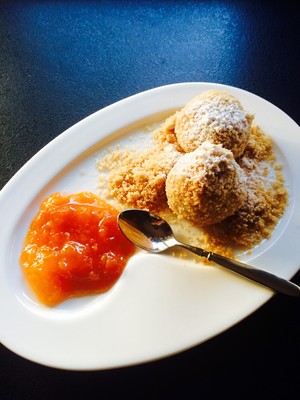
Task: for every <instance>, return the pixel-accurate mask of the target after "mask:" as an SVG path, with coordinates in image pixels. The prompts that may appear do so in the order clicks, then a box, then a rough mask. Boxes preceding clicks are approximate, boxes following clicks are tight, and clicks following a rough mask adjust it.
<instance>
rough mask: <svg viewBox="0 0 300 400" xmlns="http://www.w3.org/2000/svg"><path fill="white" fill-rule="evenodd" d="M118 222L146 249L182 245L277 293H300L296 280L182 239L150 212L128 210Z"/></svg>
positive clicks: (296, 294)
mask: <svg viewBox="0 0 300 400" xmlns="http://www.w3.org/2000/svg"><path fill="white" fill-rule="evenodd" d="M118 224H119V228H120V229H121V231H122V232H123V234H124V235H125V236H126V237H127V238H128V239H129V240H130V241H131V242H133V243H134V244H135V245H136V246H138V247H140V248H141V249H143V250H147V251H149V252H151V253H160V252H162V251H164V250H167V249H169V248H170V247H173V246H179V247H182V248H184V249H187V250H189V251H191V252H193V253H195V254H197V255H199V256H201V257H205V258H207V260H210V261H213V262H215V263H216V264H219V265H221V266H222V267H225V268H227V269H229V270H231V271H234V272H236V273H238V274H240V275H243V276H245V277H246V278H249V279H251V280H253V281H255V282H258V283H260V284H262V285H264V286H267V287H269V288H271V289H273V290H275V291H277V292H280V293H283V294H286V295H289V296H294V297H298V296H300V287H299V286H297V285H296V284H294V283H293V282H290V281H288V280H286V279H283V278H280V277H278V276H276V275H273V274H271V273H269V272H266V271H263V270H261V269H258V268H254V267H252V266H250V265H247V264H244V263H241V262H239V261H236V260H232V259H230V258H227V257H223V256H221V255H219V254H216V253H213V252H211V251H206V250H204V249H201V248H199V247H194V246H190V245H188V244H185V243H181V242H179V241H178V240H176V239H175V237H174V234H173V232H172V229H171V227H170V225H169V224H168V223H167V222H166V221H165V220H164V219H162V218H161V217H159V216H157V215H154V214H152V213H150V212H148V211H144V210H137V209H130V210H125V211H123V212H121V213H120V214H119V216H118Z"/></svg>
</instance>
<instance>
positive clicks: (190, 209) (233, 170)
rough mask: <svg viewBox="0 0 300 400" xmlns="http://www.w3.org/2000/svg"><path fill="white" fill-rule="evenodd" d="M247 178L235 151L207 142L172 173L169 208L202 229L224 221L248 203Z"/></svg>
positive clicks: (188, 154)
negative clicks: (235, 155)
mask: <svg viewBox="0 0 300 400" xmlns="http://www.w3.org/2000/svg"><path fill="white" fill-rule="evenodd" d="M243 177H244V175H243V171H242V169H241V168H240V166H239V165H238V164H237V162H236V161H235V159H234V158H233V154H232V152H231V151H229V150H227V149H225V148H223V147H222V145H216V144H213V143H209V142H204V143H203V144H202V145H201V146H200V147H199V148H198V149H196V150H194V151H193V152H190V153H186V154H185V155H183V156H182V157H180V158H179V160H178V161H177V162H176V163H175V165H174V167H173V168H172V169H171V170H170V172H169V174H168V177H167V180H166V193H167V199H168V204H169V207H170V208H171V210H172V211H173V212H174V213H175V214H176V215H177V216H178V217H180V218H185V219H188V220H190V221H192V222H193V223H195V224H197V225H200V226H204V225H210V224H214V223H217V222H220V221H222V220H223V219H225V218H226V217H228V216H229V215H232V214H233V213H234V212H235V211H236V210H238V209H239V208H240V207H241V205H242V204H243V202H244V201H245V199H246V196H247V191H246V184H245V180H244V179H243Z"/></svg>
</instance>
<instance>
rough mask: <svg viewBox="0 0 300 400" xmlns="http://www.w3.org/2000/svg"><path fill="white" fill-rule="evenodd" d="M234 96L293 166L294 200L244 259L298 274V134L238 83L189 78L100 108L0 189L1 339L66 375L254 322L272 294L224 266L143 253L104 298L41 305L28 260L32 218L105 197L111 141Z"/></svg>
mask: <svg viewBox="0 0 300 400" xmlns="http://www.w3.org/2000/svg"><path fill="white" fill-rule="evenodd" d="M213 88H219V89H225V90H228V91H229V92H231V93H232V94H234V95H236V96H237V97H238V98H239V99H240V101H241V102H242V104H243V106H244V108H245V109H247V110H248V111H250V112H254V113H255V122H256V123H258V124H259V125H260V126H261V127H262V128H263V129H264V130H265V131H266V132H267V133H268V134H270V135H271V136H272V138H273V140H274V143H275V146H276V149H277V153H278V155H279V157H280V158H281V159H282V160H283V162H284V174H285V178H286V182H287V185H288V187H289V196H290V197H289V199H290V202H289V205H288V207H287V210H286V213H285V215H284V217H283V218H282V220H281V221H280V223H279V225H278V227H277V228H276V230H275V232H274V234H273V235H272V237H271V239H270V240H268V241H265V242H263V243H262V244H261V245H260V246H258V247H257V248H256V249H255V250H254V252H253V253H252V255H251V256H248V257H247V256H245V257H244V260H245V261H246V262H251V263H252V264H253V265H254V266H259V267H262V268H264V269H266V270H268V271H271V272H273V273H275V274H278V275H280V276H282V277H284V278H288V279H290V278H291V277H292V276H293V275H294V274H295V273H296V272H297V270H298V268H299V263H300V253H299V251H298V247H299V236H300V214H299V212H298V213H296V212H295V210H297V209H298V210H299V208H300V174H299V154H300V128H299V126H298V125H297V124H296V123H295V122H294V121H292V120H291V119H290V118H289V117H288V116H287V115H286V114H285V113H284V112H282V111H280V110H279V109H278V108H277V107H275V106H274V105H272V104H270V103H269V102H267V101H266V100H263V99H262V98H260V97H258V96H255V95H253V94H251V93H249V92H246V91H243V90H241V89H237V88H233V87H230V86H224V85H218V84H211V83H182V84H175V85H169V86H165V87H160V88H156V89H153V90H149V91H146V92H144V93H140V94H137V95H135V96H132V97H130V98H127V99H125V100H122V101H120V102H118V103H116V104H113V105H111V106H109V107H106V108H105V109H103V110H100V111H98V112H96V113H95V114H93V115H91V116H89V117H88V118H86V119H84V120H83V121H81V122H79V123H78V124H76V125H75V126H73V127H71V128H70V129H68V130H67V131H66V132H64V133H63V134H62V135H60V136H59V137H57V138H56V139H55V140H53V141H52V142H51V143H49V144H48V145H47V146H46V147H45V148H43V149H42V150H41V151H40V152H39V153H37V154H36V155H35V156H34V157H33V158H32V159H31V160H30V161H29V162H28V163H27V164H26V165H25V166H24V167H23V168H22V169H21V170H20V171H19V172H18V173H17V174H16V175H15V176H14V177H13V178H12V179H11V181H10V182H9V183H8V184H7V185H6V186H5V187H4V188H3V190H2V191H1V194H0V221H1V233H0V339H1V342H2V343H3V344H4V345H5V346H6V347H7V348H9V349H11V350H12V351H14V352H15V353H17V354H19V355H21V356H23V357H25V358H27V359H30V360H33V361H35V362H38V363H41V364H44V365H48V366H54V367H59V368H64V369H74V370H76V369H78V370H85V369H86V370H90V369H106V368H113V367H121V366H127V365H132V364H137V363H142V362H146V361H150V360H154V359H157V358H161V357H165V356H168V355H171V354H174V353H177V352H179V351H182V350H184V349H187V348H190V347H192V346H195V345H197V344H199V343H201V342H203V341H205V340H207V339H209V338H211V337H213V336H214V335H216V334H218V333H220V332H222V331H224V330H225V329H227V328H229V327H231V326H232V325H233V324H235V323H237V322H238V321H240V320H241V319H242V318H244V317H246V316H247V315H249V314H250V313H252V312H253V311H254V310H256V309H257V308H258V307H259V306H261V305H262V304H263V303H264V302H265V301H267V300H268V299H269V298H270V297H271V296H272V294H273V292H272V291H271V290H269V289H266V288H264V287H262V286H260V285H257V284H254V283H252V282H250V281H248V280H246V279H244V278H241V277H240V276H238V275H236V274H234V273H231V272H227V271H224V270H222V269H221V268H218V267H212V268H208V267H205V266H203V265H202V264H200V263H199V264H197V265H196V264H193V263H192V262H191V261H188V260H185V261H183V260H178V259H175V258H172V257H171V256H166V255H150V254H146V253H143V252H140V253H138V254H137V255H136V256H134V257H133V258H132V259H131V261H130V262H129V264H128V265H127V267H126V269H125V271H124V273H123V275H122V277H121V279H120V280H119V281H118V282H117V284H116V285H115V286H114V287H113V289H112V290H110V291H109V292H107V293H106V294H104V295H100V296H90V297H84V298H78V299H73V300H68V301H66V302H64V303H62V304H61V305H60V306H58V307H55V308H47V307H45V306H43V305H41V304H39V303H38V302H37V301H36V300H35V298H34V295H33V294H32V293H31V291H30V289H29V288H28V287H27V285H26V283H25V281H24V279H23V276H22V272H21V268H20V265H19V254H20V251H21V248H22V243H23V240H24V237H25V234H26V231H27V229H28V227H29V224H30V221H31V220H32V218H33V216H34V215H35V213H36V212H37V210H38V208H39V205H40V203H41V201H42V199H44V198H45V197H46V196H47V195H49V194H51V193H53V192H55V191H57V190H58V191H66V192H77V191H82V190H94V191H95V190H96V185H97V170H96V166H95V159H96V158H97V152H98V154H99V152H100V153H101V151H103V149H105V148H106V147H107V146H108V145H109V144H110V143H117V142H121V143H122V144H124V141H125V142H126V141H127V142H128V141H129V142H130V138H131V136H132V135H137V134H140V135H141V134H144V135H145V130H144V128H145V125H147V124H149V123H152V122H155V121H158V120H159V119H161V118H162V117H165V116H166V115H168V114H170V113H171V110H174V109H178V108H180V107H182V106H183V105H184V104H185V103H186V102H187V101H188V100H190V99H191V98H192V97H194V96H196V95H197V94H199V93H201V92H203V91H205V90H209V89H213Z"/></svg>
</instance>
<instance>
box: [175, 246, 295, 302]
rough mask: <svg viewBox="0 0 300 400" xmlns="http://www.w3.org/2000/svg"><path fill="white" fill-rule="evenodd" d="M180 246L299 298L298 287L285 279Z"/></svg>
mask: <svg viewBox="0 0 300 400" xmlns="http://www.w3.org/2000/svg"><path fill="white" fill-rule="evenodd" d="M180 246H181V247H184V248H185V249H187V250H190V251H192V252H193V253H195V254H197V255H199V256H202V257H205V258H207V260H209V261H213V262H215V263H216V264H219V265H221V266H222V267H225V268H227V269H229V270H231V271H234V272H236V273H238V274H240V275H242V276H245V277H246V278H249V279H251V280H253V281H255V282H257V283H260V284H262V285H264V286H267V287H269V288H270V289H273V290H275V291H277V292H279V293H283V294H286V295H289V296H294V297H299V296H300V287H299V286H298V285H296V284H295V283H293V282H290V281H288V280H286V279H283V278H280V277H279V276H276V275H274V274H271V273H270V272H267V271H263V270H261V269H258V268H255V267H252V266H250V265H247V264H244V263H241V262H240V261H236V260H233V259H230V258H227V257H224V256H221V255H219V254H216V253H213V252H209V251H206V250H203V249H201V248H197V247H194V246H189V245H186V244H180Z"/></svg>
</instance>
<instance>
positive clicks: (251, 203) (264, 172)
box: [97, 93, 288, 257]
mask: <svg viewBox="0 0 300 400" xmlns="http://www.w3.org/2000/svg"><path fill="white" fill-rule="evenodd" d="M214 95H215V94H214V93H208V94H207V95H206V96H207V97H208V98H210V97H211V96H214ZM204 97H205V96H204ZM201 99H203V96H201ZM177 118H178V113H177V112H175V113H173V114H172V115H170V117H169V118H167V119H166V120H165V121H164V122H163V123H162V124H161V125H160V126H159V127H158V128H157V129H155V130H154V131H153V132H152V138H153V141H154V144H153V146H152V147H151V148H149V149H145V150H144V151H137V150H135V149H134V148H130V149H125V150H124V149H123V150H121V149H115V150H112V151H111V152H110V153H109V154H107V155H106V156H104V157H103V158H102V159H101V160H98V162H97V167H98V170H99V186H101V187H102V188H103V187H104V188H106V196H107V198H110V199H112V200H114V201H117V203H118V206H119V209H123V208H126V207H134V208H140V209H146V210H149V211H152V212H156V213H158V214H160V215H161V216H163V217H164V216H165V215H168V216H169V217H170V216H171V217H170V218H171V219H167V220H168V221H169V222H171V223H172V222H174V224H175V225H176V221H178V215H177V214H175V213H173V212H172V211H171V210H170V209H169V207H168V203H167V195H166V181H167V179H168V176H169V174H170V171H171V170H172V168H173V166H174V165H175V163H176V162H177V161H178V160H181V158H182V157H184V155H185V154H187V153H185V152H184V150H183V149H182V147H181V146H180V144H179V143H178V139H177V136H176V133H175V125H176V120H177ZM245 118H248V114H247V116H246V115H245ZM250 123H252V116H250V117H249V124H250ZM236 163H237V164H238V165H239V167H240V169H241V170H242V172H243V185H244V186H245V190H246V195H245V200H244V201H243V202H242V204H239V208H238V209H237V211H235V212H234V214H233V215H230V216H228V217H227V218H225V219H223V220H222V221H220V222H218V223H214V224H212V225H209V226H204V227H199V225H197V223H194V224H193V227H192V225H191V222H188V221H186V220H181V222H180V224H181V228H180V232H181V233H182V232H184V233H185V236H186V237H188V238H189V232H193V239H194V245H200V246H202V247H204V248H206V249H207V250H209V251H215V252H218V253H219V254H222V255H224V256H228V257H233V255H234V251H235V250H236V249H237V248H242V249H246V250H247V249H248V250H251V249H252V248H253V247H254V246H255V245H257V244H259V243H260V242H262V241H263V240H264V239H268V238H269V237H270V236H271V234H272V232H273V230H274V228H275V226H276V225H277V223H278V221H279V219H280V218H281V217H282V215H283V213H284V211H285V208H286V206H287V203H288V191H287V189H286V187H285V184H284V176H283V173H282V166H281V165H280V164H278V163H276V157H275V153H274V150H273V143H272V140H271V138H270V137H269V136H267V135H266V134H265V133H264V132H263V131H262V129H261V128H260V127H259V126H258V125H254V124H252V125H251V128H250V133H249V137H248V141H247V144H246V146H245V147H244V150H243V153H242V154H241V155H240V156H239V157H238V158H236ZM172 171H173V172H172V174H174V169H173V170H172ZM175 172H176V169H175ZM200 179H201V178H200ZM185 190H186V192H187V196H189V195H190V194H189V193H188V192H189V185H187V186H186V188H185ZM190 190H191V189H190ZM229 198H230V196H229ZM115 206H116V205H115ZM208 214H209V212H208ZM172 218H173V220H172ZM191 227H192V228H191ZM194 228H195V229H196V230H197V235H195V234H194Z"/></svg>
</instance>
